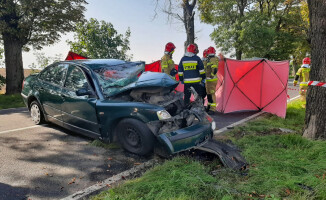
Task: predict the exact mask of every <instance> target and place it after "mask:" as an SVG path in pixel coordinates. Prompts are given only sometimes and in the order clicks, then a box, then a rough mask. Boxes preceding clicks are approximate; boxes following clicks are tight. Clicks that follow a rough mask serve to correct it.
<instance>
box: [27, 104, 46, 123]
mask: <svg viewBox="0 0 326 200" xmlns="http://www.w3.org/2000/svg"><path fill="white" fill-rule="evenodd" d="M30 113H31V117H32V120H33V122H34V123H35V124H36V125H39V124H42V123H44V115H43V112H42V109H41V106H40V104H39V103H38V102H37V101H32V103H31V104H30Z"/></svg>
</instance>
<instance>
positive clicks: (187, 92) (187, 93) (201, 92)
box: [184, 83, 206, 105]
mask: <svg viewBox="0 0 326 200" xmlns="http://www.w3.org/2000/svg"><path fill="white" fill-rule="evenodd" d="M190 87H193V88H194V89H195V91H196V92H197V93H198V96H199V97H201V98H202V99H203V101H204V98H205V96H206V89H205V87H203V86H202V85H201V84H200V83H185V84H184V103H185V105H188V104H189V102H190V96H191V90H190Z"/></svg>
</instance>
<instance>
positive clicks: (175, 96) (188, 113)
mask: <svg viewBox="0 0 326 200" xmlns="http://www.w3.org/2000/svg"><path fill="white" fill-rule="evenodd" d="M191 90H192V91H191V92H192V94H193V96H194V101H193V102H191V103H190V104H189V105H184V101H183V93H182V92H177V91H175V90H172V91H171V88H166V87H151V88H137V89H133V90H131V91H129V92H128V93H125V94H123V95H119V96H117V97H116V99H123V100H128V101H136V102H144V103H149V104H154V105H158V106H161V107H163V108H164V109H165V110H166V111H168V112H169V113H170V115H171V118H169V119H164V120H157V121H151V122H149V123H147V126H148V127H149V129H150V130H151V131H152V132H153V133H154V135H159V134H161V133H166V132H172V131H175V130H178V129H181V128H185V127H189V126H192V125H194V124H197V123H199V122H202V121H205V122H207V123H209V121H208V120H207V119H206V116H207V114H206V112H205V108H204V106H203V103H202V99H201V98H199V97H198V94H197V92H196V91H195V90H194V89H193V88H192V89H191Z"/></svg>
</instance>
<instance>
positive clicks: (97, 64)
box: [64, 59, 144, 69]
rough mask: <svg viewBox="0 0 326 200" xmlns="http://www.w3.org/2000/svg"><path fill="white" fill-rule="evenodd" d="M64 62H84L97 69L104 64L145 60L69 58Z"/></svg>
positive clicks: (85, 64)
mask: <svg viewBox="0 0 326 200" xmlns="http://www.w3.org/2000/svg"><path fill="white" fill-rule="evenodd" d="M64 62H68V63H76V64H82V65H84V66H86V67H88V68H90V69H96V68H99V67H101V66H103V65H107V66H115V65H122V64H136V63H137V64H138V63H144V62H143V61H137V62H129V61H123V60H118V59H82V60H69V61H64Z"/></svg>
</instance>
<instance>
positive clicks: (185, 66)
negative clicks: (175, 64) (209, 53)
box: [182, 60, 198, 71]
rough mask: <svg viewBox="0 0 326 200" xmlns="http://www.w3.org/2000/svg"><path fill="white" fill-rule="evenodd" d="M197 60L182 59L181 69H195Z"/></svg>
mask: <svg viewBox="0 0 326 200" xmlns="http://www.w3.org/2000/svg"><path fill="white" fill-rule="evenodd" d="M197 63H198V62H197V61H196V60H193V61H192V60H190V61H183V62H182V65H183V69H184V70H185V71H187V70H196V69H197Z"/></svg>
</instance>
